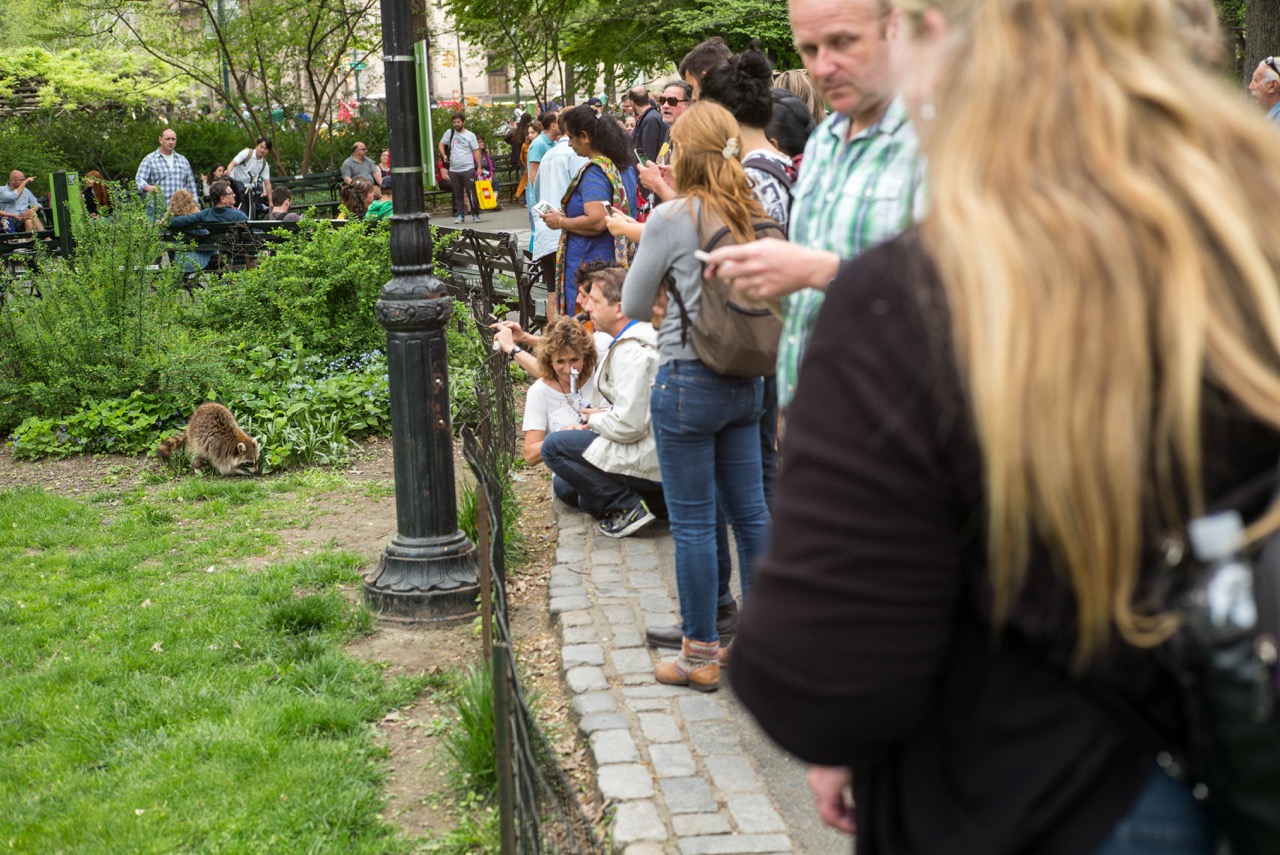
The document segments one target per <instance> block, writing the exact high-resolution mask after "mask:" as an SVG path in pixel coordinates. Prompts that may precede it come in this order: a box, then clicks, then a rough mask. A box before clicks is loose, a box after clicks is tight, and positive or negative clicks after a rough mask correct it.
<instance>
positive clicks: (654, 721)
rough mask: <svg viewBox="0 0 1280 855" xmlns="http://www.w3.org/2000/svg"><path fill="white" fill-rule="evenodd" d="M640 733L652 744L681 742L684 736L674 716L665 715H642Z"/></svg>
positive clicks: (640, 716) (640, 717) (639, 716)
mask: <svg viewBox="0 0 1280 855" xmlns="http://www.w3.org/2000/svg"><path fill="white" fill-rule="evenodd" d="M637 718H639V719H640V732H641V733H643V734H644V738H645V739H647V740H649V741H650V742H680V741H681V740H683V739H684V734H683V733H681V732H680V725H679V723H678V722H677V721H676V717H675V716H673V715H667V714H665V713H640V715H638V716H637Z"/></svg>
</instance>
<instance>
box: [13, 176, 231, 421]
mask: <svg viewBox="0 0 1280 855" xmlns="http://www.w3.org/2000/svg"><path fill="white" fill-rule="evenodd" d="M77 234H78V235H79V242H78V244H77V250H76V253H75V256H74V258H73V259H71V260H70V261H68V260H65V259H56V258H45V259H43V260H42V262H41V265H40V273H39V275H40V280H39V284H40V291H41V293H42V294H43V298H35V297H30V296H27V295H25V294H23V293H10V295H9V299H8V300H7V301H6V303H5V311H4V312H3V313H0V431H3V430H6V429H8V428H11V427H13V426H14V425H15V424H16V423H17V422H18V421H20V420H21V419H22V418H23V417H24V416H27V415H35V416H42V417H49V416H57V415H62V414H65V413H70V412H72V411H74V410H75V409H76V408H77V407H78V406H80V405H81V404H82V403H84V402H87V401H91V400H104V399H110V398H124V397H127V396H129V395H130V394H132V393H133V392H135V391H142V392H143V393H147V394H154V393H161V394H163V395H165V396H168V397H169V398H171V399H175V400H184V399H193V398H196V397H198V396H199V395H200V393H201V392H202V390H204V389H207V388H209V387H210V386H211V385H221V384H222V383H223V382H225V380H226V373H225V369H224V368H223V366H222V365H221V364H220V359H219V357H218V356H217V354H216V352H215V351H214V350H213V349H211V348H210V346H209V342H210V339H211V335H210V334H209V333H207V332H205V331H201V330H189V329H186V328H184V327H182V326H181V325H180V324H178V323H177V311H176V307H177V300H178V295H179V294H181V293H182V288H181V281H180V277H181V270H180V269H179V268H177V267H174V266H157V264H156V261H157V259H159V258H160V257H161V255H162V254H163V253H164V249H165V247H164V246H163V244H162V242H161V240H160V237H159V234H158V233H157V230H156V228H155V226H154V224H153V223H151V221H150V220H149V219H148V217H147V214H146V212H145V210H144V208H143V205H142V203H141V202H140V201H136V200H130V199H126V198H123V197H121V198H118V199H117V200H116V213H115V215H114V216H112V217H101V218H98V219H96V220H92V221H87V222H82V223H80V224H79V229H78V231H77ZM12 290H13V291H17V289H12Z"/></svg>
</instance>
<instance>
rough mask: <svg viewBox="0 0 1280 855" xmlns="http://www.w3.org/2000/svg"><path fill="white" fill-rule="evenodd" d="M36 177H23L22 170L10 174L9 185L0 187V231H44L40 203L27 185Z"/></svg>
mask: <svg viewBox="0 0 1280 855" xmlns="http://www.w3.org/2000/svg"><path fill="white" fill-rule="evenodd" d="M35 180H36V177H35V176H34V175H32V176H31V177H30V178H26V177H24V176H23V174H22V172H21V171H20V170H17V169H15V170H13V172H10V173H9V183H8V184H6V185H5V186H4V187H0V231H6V232H38V231H43V230H44V223H43V222H41V220H40V213H39V211H40V203H39V202H37V201H36V197H35V194H34V193H32V192H31V190H29V189H28V187H27V185H28V184H30V183H31V182H32V181H35Z"/></svg>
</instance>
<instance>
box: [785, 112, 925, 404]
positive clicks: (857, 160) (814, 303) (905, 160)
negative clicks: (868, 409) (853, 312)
mask: <svg viewBox="0 0 1280 855" xmlns="http://www.w3.org/2000/svg"><path fill="white" fill-rule="evenodd" d="M848 131H849V118H848V117H847V116H842V115H840V114H839V113H836V114H833V115H831V116H828V117H827V119H826V121H824V122H823V123H822V124H821V125H819V126H818V129H817V130H816V131H814V133H813V136H811V137H810V138H809V143H808V145H806V146H805V150H804V160H803V161H802V163H801V165H800V180H799V181H798V182H797V183H796V186H795V189H794V191H793V197H792V198H793V202H792V206H791V240H792V242H794V243H797V244H799V245H801V246H806V247H810V248H812V249H825V250H829V251H831V252H834V253H836V254H837V255H839V256H840V257H841V258H842V259H851V258H853V257H855V256H856V255H858V254H859V253H861V252H863V251H864V250H867V249H870V248H871V247H873V246H875V245H876V244H878V243H883V242H884V241H886V240H888V239H889V238H891V237H893V236H895V235H897V234H898V233H899V232H901V231H902V230H903V229H905V228H906V227H907V226H909V225H910V224H911V222H912V219H913V216H914V215H915V213H916V212H917V211H918V210H920V206H921V204H922V197H923V189H924V188H923V185H924V180H923V179H924V168H923V163H922V162H921V159H920V155H919V147H918V145H917V143H916V134H915V129H914V128H912V126H911V122H910V120H909V119H908V118H907V111H906V108H905V107H904V106H903V104H902V101H901V99H896V98H895V99H894V100H893V101H891V102H890V103H889V106H888V107H887V108H886V110H885V114H884V116H882V117H881V118H880V121H878V122H876V123H875V124H874V125H871V126H870V127H868V128H867V129H866V130H864V131H863V132H862V133H860V134H858V135H856V136H855V137H854V138H853V139H850V140H846V139H845V137H846V135H847V134H848ZM825 296H826V295H825V292H823V291H820V290H817V289H815V288H806V289H804V290H803V291H797V292H796V293H794V294H789V295H787V296H786V297H785V298H784V300H783V322H782V340H781V341H780V343H779V345H778V404H779V406H780V407H781V408H782V409H783V410H785V409H786V407H787V405H788V404H790V403H791V399H792V398H793V397H794V396H795V391H796V380H797V379H798V375H799V370H800V360H801V358H802V357H803V356H804V351H805V348H806V347H807V346H808V343H809V336H810V335H812V334H813V326H814V324H815V323H816V322H817V319H818V309H819V308H821V307H822V301H823V299H824V298H825Z"/></svg>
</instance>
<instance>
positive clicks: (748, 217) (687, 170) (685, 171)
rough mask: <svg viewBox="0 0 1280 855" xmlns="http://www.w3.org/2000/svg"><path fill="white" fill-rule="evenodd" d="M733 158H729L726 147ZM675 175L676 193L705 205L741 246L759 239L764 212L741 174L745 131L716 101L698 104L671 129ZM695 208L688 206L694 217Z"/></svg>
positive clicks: (704, 209) (703, 206)
mask: <svg viewBox="0 0 1280 855" xmlns="http://www.w3.org/2000/svg"><path fill="white" fill-rule="evenodd" d="M730 140H733V144H732V146H731V151H732V153H731V154H730V155H729V156H727V157H726V156H725V151H726V150H730V149H726V146H728V145H730ZM671 143H672V147H673V150H674V155H673V158H672V164H671V166H672V171H673V173H674V175H675V180H676V191H677V192H679V193H681V194H683V195H685V196H687V197H689V198H690V199H691V200H692V199H697V200H698V201H699V202H701V203H702V210H703V211H710V212H712V213H713V214H715V215H716V216H717V217H719V218H720V219H721V220H723V221H724V224H725V225H726V226H728V227H729V231H730V233H731V234H732V235H733V236H734V237H735V238H737V239H738V240H739V241H749V240H754V239H755V230H754V228H752V220H755V219H760V218H762V217H763V216H764V215H765V214H764V208H763V207H761V205H760V201H759V200H758V199H756V196H755V193H753V192H752V191H751V182H750V181H749V180H748V179H747V173H746V172H744V171H743V169H742V130H741V129H740V128H739V127H738V122H737V120H735V119H734V118H733V114H732V113H730V112H729V111H728V110H726V109H725V108H724V107H721V106H720V105H719V104H715V103H712V102H711V101H698V102H696V103H695V104H693V105H692V106H691V107H689V109H688V110H686V111H685V112H684V114H683V115H681V116H680V118H679V119H677V120H676V122H675V124H674V125H672V126H671ZM693 211H694V206H693V205H690V206H689V213H690V215H692V214H693Z"/></svg>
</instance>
